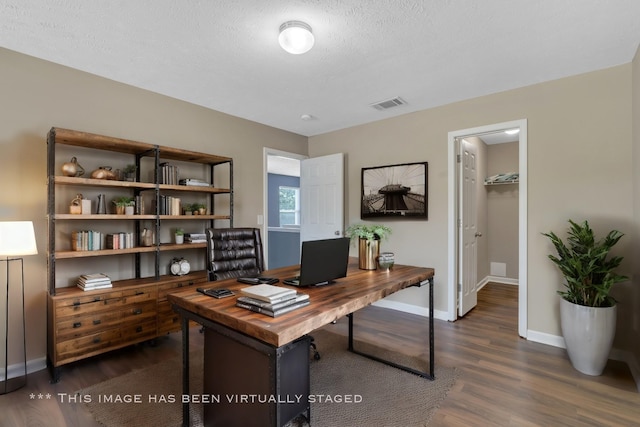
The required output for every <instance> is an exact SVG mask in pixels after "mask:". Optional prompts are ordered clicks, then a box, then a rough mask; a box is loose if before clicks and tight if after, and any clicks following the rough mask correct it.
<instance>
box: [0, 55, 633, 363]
mask: <svg viewBox="0 0 640 427" xmlns="http://www.w3.org/2000/svg"><path fill="white" fill-rule="evenodd" d="M0 64H2V65H1V66H0V67H1V68H0V69H1V70H2V77H3V78H2V79H0V93H2V94H3V97H2V100H0V117H2V123H3V126H2V127H0V147H1V148H2V156H1V157H0V179H1V181H0V182H3V183H4V184H3V186H2V187H3V190H2V192H0V219H2V220H14V219H20V220H33V221H34V223H35V227H36V233H37V238H38V248H39V251H40V254H39V255H37V256H32V257H27V258H25V270H26V277H25V279H26V282H27V298H26V299H27V301H26V306H27V322H28V325H27V327H28V330H29V333H28V341H27V345H28V353H29V354H28V357H29V359H36V358H40V357H43V356H44V354H45V343H46V334H45V330H46V308H45V294H46V255H45V250H46V219H45V212H46V181H45V178H46V167H45V160H46V159H45V157H46V155H45V140H44V137H45V134H46V132H47V131H48V130H49V128H50V127H51V126H59V127H68V128H72V129H79V130H85V131H90V132H95V133H102V134H106V135H111V136H119V137H123V138H129V139H137V140H141V141H146V142H152V143H157V144H162V145H171V146H178V147H182V148H187V149H192V150H198V151H204V152H210V153H216V154H222V155H226V156H230V157H233V158H234V159H235V190H236V199H235V202H236V206H235V208H236V221H235V225H236V226H255V225H256V216H257V214H259V213H262V206H263V200H262V148H263V147H265V146H266V147H271V148H275V149H278V150H282V151H289V152H294V153H300V154H307V146H306V144H305V143H306V142H307V139H306V138H304V137H301V136H299V135H294V134H291V133H288V132H284V131H281V130H277V129H274V128H270V127H266V126H263V125H260V124H256V123H253V122H249V121H246V120H242V119H238V118H234V117H231V116H228V115H225V114H222V113H218V112H215V111H211V110H208V109H205V108H201V107H198V106H194V105H191V104H188V103H184V102H181V101H177V100H175V99H171V98H168V97H164V96H160V95H157V94H153V93H150V92H147V91H144V90H140V89H136V88H132V87H130V86H126V85H123V84H119V83H115V82H112V81H109V80H106V79H102V78H99V77H96V76H92V75H89V74H86V73H82V72H78V71H75V70H71V69H68V68H65V67H61V66H58V65H55V64H51V63H48V62H45V61H41V60H37V59H34V58H30V57H28V56H24V55H20V54H16V53H14V52H10V51H7V50H3V49H0ZM639 68H640V64H639V60H638V58H637V56H636V59H635V61H634V63H633V65H632V64H626V65H622V66H618V67H614V68H611V69H607V70H602V71H597V72H593V73H588V74H584V75H579V76H574V77H570V78H565V79H561V80H556V81H552V82H547V83H542V84H538V85H535V86H531V87H526V88H521V89H517V90H511V91H507V92H503V93H498V94H494V95H489V96H484V97H480V98H475V99H470V100H466V101H461V102H457V103H454V104H450V105H446V106H442V107H438V108H433V109H429V110H424V111H420V112H416V113H411V114H406V115H403V116H399V117H396V118H392V119H388V120H382V121H379V122H375V123H371V124H367V125H362V126H356V127H352V128H349V129H344V130H340V131H336V132H331V133H327V134H324V135H319V136H316V137H312V138H309V140H308V151H309V153H308V154H309V155H311V156H318V155H323V154H329V153H335V152H344V153H346V175H347V182H346V189H345V191H346V198H347V203H346V213H345V216H346V218H345V219H346V223H347V224H350V223H353V222H358V221H360V220H359V195H360V170H361V168H362V167H367V166H378V165H384V164H395V163H405V162H408V161H428V162H429V189H428V194H429V199H428V203H429V219H428V221H394V222H391V221H389V225H391V226H392V227H393V235H392V236H391V238H390V240H389V241H388V242H385V243H384V245H383V249H385V250H392V251H394V252H395V253H396V258H397V262H400V263H405V264H416V265H422V266H430V267H434V268H435V270H436V287H435V291H436V296H435V308H436V310H441V311H446V308H447V288H446V287H447V256H446V254H447V221H448V218H447V215H448V213H447V172H448V168H449V167H451V165H449V164H448V161H447V133H448V132H450V131H455V130H459V129H467V128H472V127H477V126H482V125H487V124H492V123H499V122H505V121H510V120H517V119H528V129H529V134H528V153H527V155H528V167H529V187H528V217H529V224H528V242H529V243H528V248H527V249H528V258H527V261H528V277H527V280H528V284H529V287H528V303H529V318H528V329H529V330H531V331H537V332H541V333H546V334H551V335H555V336H559V335H560V330H559V320H558V317H559V315H558V297H557V295H556V290H557V289H559V288H560V283H561V277H560V275H559V273H558V272H557V270H556V269H555V268H554V266H553V265H552V264H551V263H550V261H549V260H548V259H547V258H546V256H547V254H548V253H550V251H551V250H552V248H551V246H550V244H549V243H548V242H547V241H546V240H545V238H544V237H543V236H541V235H540V233H541V232H544V231H549V230H554V231H557V232H562V231H563V230H564V229H565V228H566V221H567V219H569V218H572V219H576V220H579V219H582V218H587V219H589V220H590V222H591V224H592V226H593V227H594V228H595V230H596V231H597V232H600V233H601V232H605V231H608V230H609V229H611V228H618V229H620V230H621V231H623V232H624V233H626V234H627V237H625V238H624V239H623V241H621V244H620V245H619V247H618V249H617V252H618V253H619V254H621V255H623V256H625V257H626V258H625V262H624V263H623V265H622V270H623V271H622V273H625V274H629V275H631V273H632V262H631V259H632V257H631V248H632V244H631V236H632V235H633V236H635V237H636V241H637V236H638V235H639V234H640V232H638V229H640V224H639V223H638V220H636V219H635V218H638V215H635V217H634V215H633V213H634V206H635V208H636V209H635V212H640V202H639V199H640V190H639V189H638V188H637V187H636V188H632V182H640V181H639V180H638V175H637V173H638V172H637V168H636V171H634V170H633V168H632V165H633V163H634V162H633V160H640V154H638V151H640V136H639V133H640V132H639V131H638V127H637V126H638V124H637V123H639V122H640V114H639V113H638V110H640V108H639V107H638V105H640V96H639V92H640V90H639V89H638V86H640V78H639V77H638V74H639V71H638V69H639ZM632 73H633V74H632ZM632 76H633V78H632ZM632 81H633V91H634V92H633V102H634V107H635V109H634V113H633V114H634V115H633V117H634V118H635V120H634V122H635V124H634V126H635V128H634V136H633V149H634V157H632V131H631V129H632V109H631V105H632V95H631V92H632V90H631V89H632ZM635 164H640V163H639V162H638V161H636V162H635ZM632 178H635V179H634V180H632ZM632 195H633V196H632ZM385 222H387V221H385ZM636 253H640V250H638V251H637V252H636ZM633 272H634V273H636V277H634V281H635V282H637V280H638V279H637V267H636V269H635V270H634V271H633ZM623 286H624V285H623ZM636 288H637V286H636ZM425 291H426V290H425V289H411V290H408V291H406V292H405V293H404V294H403V295H402V296H401V298H403V300H404V301H405V302H406V303H408V304H415V305H418V306H423V307H426V306H427V298H426V292H425ZM619 294H621V295H622V296H623V297H624V298H621V301H623V303H624V302H627V301H632V302H633V304H632V307H628V308H625V309H624V310H621V311H622V313H623V318H622V320H623V321H625V322H627V323H628V324H629V325H632V326H628V327H627V330H625V332H624V333H623V334H622V335H621V336H619V337H617V341H616V346H617V347H619V348H622V349H625V350H633V351H634V352H635V354H636V356H637V357H640V351H639V350H638V348H637V344H632V343H634V342H635V341H637V339H636V340H633V338H634V337H637V335H638V329H640V327H639V324H640V320H639V319H638V314H637V313H639V312H640V296H639V293H638V291H637V290H634V291H633V292H632V291H631V288H630V287H629V286H626V287H623V288H621V289H620V291H619ZM630 295H632V296H633V298H631V296H630ZM619 335H620V334H619Z"/></svg>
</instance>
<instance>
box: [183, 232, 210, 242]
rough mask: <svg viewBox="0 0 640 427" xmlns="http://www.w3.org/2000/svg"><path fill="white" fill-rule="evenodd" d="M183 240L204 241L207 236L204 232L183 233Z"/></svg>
mask: <svg viewBox="0 0 640 427" xmlns="http://www.w3.org/2000/svg"><path fill="white" fill-rule="evenodd" d="M184 241H185V242H187V243H206V242H207V237H206V235H205V234H204V233H184Z"/></svg>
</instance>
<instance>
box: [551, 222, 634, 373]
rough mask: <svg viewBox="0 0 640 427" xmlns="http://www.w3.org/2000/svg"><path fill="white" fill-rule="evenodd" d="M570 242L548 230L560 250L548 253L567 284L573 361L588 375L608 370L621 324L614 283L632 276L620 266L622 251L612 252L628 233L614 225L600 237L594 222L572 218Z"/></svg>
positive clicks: (565, 321) (565, 307)
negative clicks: (618, 322)
mask: <svg viewBox="0 0 640 427" xmlns="http://www.w3.org/2000/svg"><path fill="white" fill-rule="evenodd" d="M569 224H570V226H569V229H568V237H567V243H566V244H565V242H563V241H562V239H561V238H560V237H558V236H557V235H556V234H555V233H553V232H549V233H543V235H545V236H547V237H548V238H549V239H550V240H551V243H553V245H554V247H555V249H556V252H557V256H555V255H549V259H550V260H551V261H553V263H554V264H555V265H556V266H558V268H559V269H560V272H561V273H562V275H563V276H564V278H565V281H566V283H564V286H565V290H561V291H558V293H559V294H560V295H561V296H562V299H561V300H560V325H561V328H562V335H563V336H564V340H565V344H566V346H567V353H568V354H569V359H570V360H571V363H572V364H573V367H574V368H576V369H577V370H578V371H580V372H582V373H584V374H587V375H600V374H601V373H602V371H603V370H604V367H605V366H606V364H607V360H608V358H609V352H610V351H611V345H612V344H613V338H614V335H615V329H616V312H617V305H616V301H615V299H614V298H613V297H612V296H611V295H610V292H611V288H612V286H613V285H614V284H616V283H619V282H623V281H625V280H627V277H625V276H621V275H619V274H617V273H616V272H615V270H616V268H618V266H619V265H620V263H621V262H622V257H620V256H609V252H610V251H611V248H612V247H613V246H614V245H615V244H616V243H618V241H619V240H620V238H621V237H622V236H623V234H622V233H621V232H619V231H618V230H612V231H610V232H609V233H608V234H607V235H606V236H605V237H604V238H602V239H599V240H596V238H595V235H594V232H593V230H592V229H591V227H590V226H589V223H588V222H587V221H584V222H582V223H580V224H578V223H576V222H574V221H572V220H569Z"/></svg>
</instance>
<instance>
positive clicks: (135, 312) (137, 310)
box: [133, 308, 142, 315]
mask: <svg viewBox="0 0 640 427" xmlns="http://www.w3.org/2000/svg"><path fill="white" fill-rule="evenodd" d="M133 314H136V315H138V314H142V309H141V308H136V309H135V310H133Z"/></svg>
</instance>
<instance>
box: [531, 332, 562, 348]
mask: <svg viewBox="0 0 640 427" xmlns="http://www.w3.org/2000/svg"><path fill="white" fill-rule="evenodd" d="M527 341H531V342H537V343H540V344H546V345H550V346H552V347H560V348H567V346H566V344H565V343H564V337H562V336H558V335H551V334H547V333H545V332H538V331H532V330H531V329H529V330H527Z"/></svg>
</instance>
